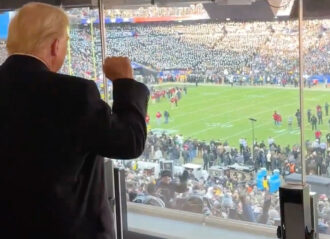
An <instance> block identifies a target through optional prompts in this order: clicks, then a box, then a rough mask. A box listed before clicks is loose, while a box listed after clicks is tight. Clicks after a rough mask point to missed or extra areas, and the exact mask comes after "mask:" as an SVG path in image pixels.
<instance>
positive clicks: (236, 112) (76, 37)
mask: <svg viewBox="0 0 330 239" xmlns="http://www.w3.org/2000/svg"><path fill="white" fill-rule="evenodd" d="M68 13H69V15H70V18H71V25H70V28H69V30H68V31H69V33H70V39H71V40H70V44H69V46H68V47H69V49H68V50H69V51H68V55H67V58H66V61H65V65H64V67H63V68H62V70H61V71H62V72H63V73H67V74H73V75H76V76H81V77H84V78H88V79H93V80H95V81H96V83H97V85H98V87H99V89H100V91H101V92H102V91H103V90H104V89H103V83H102V80H103V79H102V77H103V76H102V72H101V69H102V67H101V43H100V31H99V24H98V20H97V19H98V14H97V11H96V10H89V9H73V10H70V11H68ZM192 14H195V15H198V16H199V18H201V19H203V20H196V21H183V22H178V21H167V22H153V23H130V21H131V20H130V19H131V18H132V17H140V20H141V18H148V19H152V18H159V17H173V19H176V18H177V17H180V18H183V17H184V18H187V19H189V18H190V17H191V15H192ZM105 15H106V18H108V20H107V24H106V33H107V35H106V41H107V46H108V48H107V55H110V56H128V57H129V58H130V59H131V60H132V67H133V68H134V72H135V78H136V79H137V80H139V81H142V82H144V83H146V84H147V85H148V86H149V88H150V91H151V97H150V101H149V111H148V115H147V117H146V123H147V127H148V131H149V135H148V138H147V143H146V148H145V151H144V153H143V155H142V156H141V157H140V158H139V159H136V160H134V161H118V162H117V164H121V165H123V166H124V167H125V168H126V169H127V191H128V195H129V197H128V198H129V201H131V202H135V203H143V204H147V205H152V206H158V207H166V208H169V209H178V210H183V211H190V212H195V213H200V214H204V215H209V216H215V217H221V218H229V219H237V220H244V221H250V222H258V223H263V224H268V225H275V222H276V220H279V199H278V192H277V190H278V187H279V185H280V184H281V183H283V182H284V177H287V176H289V177H291V179H290V180H292V181H294V180H296V181H298V180H299V179H300V178H299V177H298V178H297V177H295V173H301V165H300V160H299V158H300V153H301V152H300V151H301V147H300V145H299V134H300V132H299V124H300V118H299V112H298V109H299V94H298V93H299V92H298V80H299V75H298V67H299V64H298V63H299V62H298V22H297V21H295V20H287V21H271V22H230V21H228V22H218V21H214V20H206V19H205V18H206V16H205V10H204V9H203V7H202V6H201V5H192V6H190V7H187V8H154V7H151V8H140V9H138V11H134V12H133V11H131V10H109V11H106V14H105ZM206 15H207V14H206ZM117 20H118V21H117ZM176 20H177V19H176ZM123 21H127V22H126V23H120V24H116V23H114V22H123ZM329 38H330V20H327V19H323V20H317V19H313V20H306V21H305V26H304V47H305V51H304V54H305V75H304V78H305V81H306V90H305V112H304V114H306V122H305V126H306V127H305V132H306V133H305V134H306V146H307V152H304V153H305V154H306V169H307V174H308V175H311V174H312V175H320V176H323V177H324V178H329V177H330V165H329V162H330V154H329V151H327V149H328V148H329V146H330V145H329V144H330V135H329V130H330V118H329V115H328V110H329V109H328V108H329V104H330V97H329V92H328V89H329V88H327V85H328V84H330V76H329V72H330V63H329V52H330V42H329ZM5 55H6V54H5V45H4V43H1V42H0V63H1V62H2V61H3V60H4V59H5ZM325 82H327V83H328V84H326V83H325ZM329 87H330V85H329ZM109 90H111V89H109ZM320 112H322V113H321V115H322V117H320ZM316 138H319V140H316ZM323 189H324V191H322V190H323ZM312 190H313V186H312ZM326 190H327V189H326V187H324V188H322V187H321V191H318V193H319V194H320V203H319V212H320V213H319V215H320V228H321V227H322V229H323V230H322V232H327V228H328V221H329V220H330V217H329V212H330V206H329V205H330V204H329V202H328V198H327V196H328V195H329V193H330V192H328V191H326Z"/></svg>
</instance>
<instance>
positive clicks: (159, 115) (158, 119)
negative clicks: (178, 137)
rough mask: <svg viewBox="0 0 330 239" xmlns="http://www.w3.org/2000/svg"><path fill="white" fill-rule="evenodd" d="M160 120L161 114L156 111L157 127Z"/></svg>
mask: <svg viewBox="0 0 330 239" xmlns="http://www.w3.org/2000/svg"><path fill="white" fill-rule="evenodd" d="M161 118H162V114H161V113H160V112H159V111H158V112H157V113H156V121H157V124H158V125H159V124H160V121H161Z"/></svg>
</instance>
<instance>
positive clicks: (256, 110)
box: [148, 85, 330, 147]
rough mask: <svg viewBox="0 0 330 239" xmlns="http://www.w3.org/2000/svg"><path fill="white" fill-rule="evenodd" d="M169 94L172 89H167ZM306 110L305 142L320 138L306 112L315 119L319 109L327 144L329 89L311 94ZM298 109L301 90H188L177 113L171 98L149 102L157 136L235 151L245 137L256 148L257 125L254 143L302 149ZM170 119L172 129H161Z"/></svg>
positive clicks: (203, 87)
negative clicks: (216, 143) (213, 143)
mask: <svg viewBox="0 0 330 239" xmlns="http://www.w3.org/2000/svg"><path fill="white" fill-rule="evenodd" d="M162 87H164V89H168V88H169V87H170V86H167V87H166V86H162ZM304 95H305V97H304V104H305V112H304V116H305V134H306V135H305V139H311V140H313V139H314V138H315V136H314V132H313V131H312V127H311V125H310V124H309V123H308V122H307V113H306V112H307V109H308V108H309V109H311V110H312V113H313V114H316V105H318V104H320V105H321V106H322V110H323V124H321V125H318V127H319V129H320V130H321V132H322V139H323V140H325V135H326V134H327V133H328V132H330V131H329V124H328V120H329V119H330V117H329V116H325V110H324V104H325V102H328V103H329V104H330V89H306V90H305V91H304ZM298 108H299V90H298V89H297V88H262V87H229V86H216V85H199V86H198V87H195V86H190V87H188V93H187V95H184V94H183V96H182V98H181V100H180V101H179V102H178V106H177V107H173V106H172V105H171V103H170V101H169V100H168V99H167V98H162V99H161V101H160V102H159V103H152V101H151V100H150V102H149V108H148V114H149V116H150V124H149V128H150V129H151V130H153V131H155V132H166V133H168V134H172V135H175V134H182V135H183V136H184V138H189V137H190V138H192V139H198V140H206V141H209V140H215V141H218V140H220V141H222V142H223V141H225V140H227V141H228V142H229V144H230V145H233V146H235V145H238V141H239V138H240V137H244V138H247V141H248V144H250V143H251V142H252V124H251V121H250V120H249V118H254V119H256V120H257V121H256V122H255V123H254V134H255V139H256V140H257V141H258V142H260V141H261V140H264V141H265V143H266V142H267V139H268V137H270V136H271V137H273V138H274V139H275V143H277V144H280V145H281V146H282V147H284V146H286V145H287V144H289V145H290V146H292V145H293V144H297V143H299V137H300V131H299V128H298V125H297V119H296V117H295V113H296V111H297V109H298ZM165 110H167V111H168V112H169V113H170V118H169V123H168V124H165V123H164V121H165V120H164V117H162V120H161V123H159V124H157V121H156V116H155V115H156V112H157V111H159V112H161V113H162V115H163V114H164V111H165ZM275 110H276V111H277V113H279V114H280V115H281V116H282V124H281V125H280V126H275V125H274V121H273V118H272V115H273V113H274V111H275ZM290 116H292V118H293V125H292V128H291V129H290V128H289V127H288V119H289V117H290Z"/></svg>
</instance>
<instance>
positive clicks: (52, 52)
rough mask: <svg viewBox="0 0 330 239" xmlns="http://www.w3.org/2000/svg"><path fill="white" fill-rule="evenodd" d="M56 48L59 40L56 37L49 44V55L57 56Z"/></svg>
mask: <svg viewBox="0 0 330 239" xmlns="http://www.w3.org/2000/svg"><path fill="white" fill-rule="evenodd" d="M58 48H59V40H58V39H57V38H56V39H54V40H53V42H52V45H51V52H50V53H51V55H52V56H57V55H58Z"/></svg>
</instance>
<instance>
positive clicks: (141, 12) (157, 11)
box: [68, 4, 207, 19]
mask: <svg viewBox="0 0 330 239" xmlns="http://www.w3.org/2000/svg"><path fill="white" fill-rule="evenodd" d="M68 14H69V16H70V18H71V19H83V18H86V17H94V18H97V17H98V11H97V10H91V9H88V8H75V9H70V10H68ZM189 15H197V16H201V15H207V12H206V11H205V9H204V7H203V5H202V4H191V5H190V6H183V7H157V6H148V7H138V8H136V7H132V8H125V9H108V10H105V17H110V18H112V19H114V18H134V17H145V18H152V17H185V16H189Z"/></svg>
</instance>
